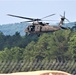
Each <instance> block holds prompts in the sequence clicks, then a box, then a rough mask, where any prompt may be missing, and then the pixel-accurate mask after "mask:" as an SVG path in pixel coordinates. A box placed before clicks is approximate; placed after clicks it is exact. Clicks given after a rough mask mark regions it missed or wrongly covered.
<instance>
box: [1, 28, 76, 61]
mask: <svg viewBox="0 0 76 75" xmlns="http://www.w3.org/2000/svg"><path fill="white" fill-rule="evenodd" d="M73 28H74V27H73ZM0 60H4V61H7V60H10V61H12V60H14V61H16V60H18V61H20V60H30V61H33V60H46V61H47V60H59V61H66V60H75V61H76V30H75V28H74V30H59V31H56V32H53V33H44V34H42V35H41V36H40V37H38V36H37V35H29V36H21V35H20V33H18V32H16V33H15V34H14V35H13V36H10V35H6V36H5V35H4V34H3V33H2V32H0Z"/></svg>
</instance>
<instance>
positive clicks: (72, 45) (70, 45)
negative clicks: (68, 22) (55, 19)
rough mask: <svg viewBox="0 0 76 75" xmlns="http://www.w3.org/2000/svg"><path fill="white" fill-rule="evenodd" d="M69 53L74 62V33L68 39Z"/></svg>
mask: <svg viewBox="0 0 76 75" xmlns="http://www.w3.org/2000/svg"><path fill="white" fill-rule="evenodd" d="M69 52H70V53H71V56H72V59H74V60H76V31H75V32H73V33H72V35H71V37H70V41H69Z"/></svg>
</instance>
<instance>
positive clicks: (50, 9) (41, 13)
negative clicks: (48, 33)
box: [0, 0, 76, 25]
mask: <svg viewBox="0 0 76 75" xmlns="http://www.w3.org/2000/svg"><path fill="white" fill-rule="evenodd" d="M64 11H65V12H66V14H65V15H66V18H68V19H69V20H70V21H71V22H74V21H76V0H0V25H2V24H9V23H18V22H22V21H26V20H24V19H21V18H15V17H10V16H7V14H13V15H19V16H25V17H31V18H43V17H45V16H48V15H51V14H56V15H54V16H51V17H49V18H47V19H48V20H60V18H61V17H60V15H63V13H64ZM54 23H55V22H54Z"/></svg>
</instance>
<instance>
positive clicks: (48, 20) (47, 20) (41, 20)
mask: <svg viewBox="0 0 76 75" xmlns="http://www.w3.org/2000/svg"><path fill="white" fill-rule="evenodd" d="M41 21H59V20H41Z"/></svg>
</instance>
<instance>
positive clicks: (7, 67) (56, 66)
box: [0, 60, 76, 75]
mask: <svg viewBox="0 0 76 75" xmlns="http://www.w3.org/2000/svg"><path fill="white" fill-rule="evenodd" d="M36 70H61V71H65V72H68V73H71V74H73V75H76V62H75V61H65V62H63V61H61V62H59V61H52V60H51V61H24V60H23V61H1V62H0V73H12V72H23V71H36Z"/></svg>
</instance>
